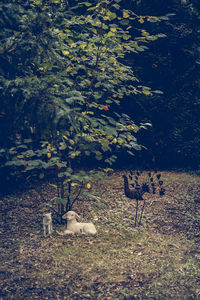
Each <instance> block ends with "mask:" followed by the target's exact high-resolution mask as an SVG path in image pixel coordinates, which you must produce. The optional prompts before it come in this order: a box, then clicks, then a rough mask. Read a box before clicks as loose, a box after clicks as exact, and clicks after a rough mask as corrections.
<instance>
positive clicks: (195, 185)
mask: <svg viewBox="0 0 200 300" xmlns="http://www.w3.org/2000/svg"><path fill="white" fill-rule="evenodd" d="M162 176H163V178H164V181H165V187H166V188H167V193H166V195H165V196H164V197H163V198H160V197H158V196H153V195H149V194H146V195H145V197H146V200H147V207H146V208H145V216H144V219H143V223H142V226H140V227H138V228H134V226H133V224H134V214H135V202H134V201H132V200H130V199H127V198H126V197H125V196H124V193H123V182H122V178H121V173H120V172H116V173H115V174H114V175H112V176H111V177H110V179H109V180H108V179H104V180H102V182H99V183H98V184H96V185H94V186H93V191H92V192H93V193H94V194H96V195H98V196H99V197H101V201H92V202H82V201H81V202H77V203H76V206H75V208H74V209H75V210H76V211H77V212H78V213H79V214H80V215H84V218H85V220H92V221H93V222H94V223H95V226H96V227H97V230H98V234H97V235H96V236H82V235H75V236H64V237H63V236H58V235H56V234H54V235H53V236H51V237H48V238H44V237H43V236H42V227H41V212H42V210H43V207H44V203H43V202H42V200H41V199H38V197H37V195H36V194H35V192H34V191H33V190H30V191H29V192H25V193H23V194H15V195H8V196H6V197H4V199H1V208H2V210H1V211H2V213H1V216H2V219H3V222H2V226H1V237H2V239H1V241H2V245H1V254H2V259H1V261H2V263H1V266H0V279H1V283H0V287H1V297H2V299H3V300H4V299H17V300H18V299H132V300H133V299H199V298H200V284H199V283H200V281H199V280H200V277H199V276H200V271H199V269H200V268H199V261H200V248H199V224H200V219H199V210H200V209H199V208H200V203H199V199H200V177H198V176H192V175H189V174H186V173H172V172H170V173H169V172H162ZM43 188H44V190H45V193H46V197H47V198H48V197H50V196H49V195H50V194H51V193H53V192H52V191H51V190H50V189H49V188H47V187H45V186H44V187H43ZM13 226H15V227H13ZM57 229H59V230H61V228H60V227H57Z"/></svg>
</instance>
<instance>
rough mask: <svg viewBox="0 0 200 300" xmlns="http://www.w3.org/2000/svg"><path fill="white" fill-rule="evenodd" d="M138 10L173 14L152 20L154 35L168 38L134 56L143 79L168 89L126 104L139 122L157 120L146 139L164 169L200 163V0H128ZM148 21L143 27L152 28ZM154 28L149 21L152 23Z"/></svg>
mask: <svg viewBox="0 0 200 300" xmlns="http://www.w3.org/2000/svg"><path fill="white" fill-rule="evenodd" d="M124 5H129V7H130V8H131V9H133V10H134V11H135V12H137V13H138V14H142V15H156V16H166V15H167V16H168V15H169V14H170V15H169V16H168V20H166V21H162V22H158V23H151V30H152V31H153V33H155V32H162V33H164V34H166V38H164V39H159V40H157V41H155V42H154V43H152V44H151V45H149V46H148V47H149V50H150V51H147V52H144V53H141V54H139V55H138V56H136V57H134V58H133V61H132V63H133V66H134V69H135V70H136V72H137V76H138V77H139V79H140V80H141V81H142V83H143V84H144V83H145V84H146V85H147V86H150V87H152V88H157V89H159V90H161V91H163V95H159V96H154V97H149V98H148V97H144V96H142V97H136V99H134V100H133V99H127V101H126V104H125V105H124V108H127V111H131V114H132V116H133V118H135V120H139V119H140V118H142V119H143V120H151V122H152V124H153V128H152V131H151V134H150V135H149V134H148V133H147V132H145V133H144V134H143V135H142V136H141V138H142V141H143V142H144V143H145V144H146V145H147V146H148V148H149V149H151V151H152V154H153V155H154V156H155V157H156V159H157V162H158V164H159V165H160V166H163V167H192V168H198V166H199V164H200V152H199V147H200V120H199V115H200V98H199V95H200V80H199V66H200V65H199V63H200V48H199V41H200V31H199V25H200V16H199V7H200V4H199V2H198V1H187V0H186V1H181V0H179V1H176V0H173V1H170V2H168V1H157V0H154V1H151V2H149V1H145V0H144V1H143V0H141V1H130V2H129V3H128V1H124ZM146 26H147V25H146V24H142V28H144V29H147V30H148V29H149V28H146ZM148 26H149V24H148Z"/></svg>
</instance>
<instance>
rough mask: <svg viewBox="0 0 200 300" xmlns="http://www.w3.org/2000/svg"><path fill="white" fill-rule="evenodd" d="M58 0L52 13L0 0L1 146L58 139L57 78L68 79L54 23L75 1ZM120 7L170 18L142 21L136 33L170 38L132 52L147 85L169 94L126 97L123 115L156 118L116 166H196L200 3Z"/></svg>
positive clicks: (199, 158)
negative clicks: (138, 149) (138, 144)
mask: <svg viewBox="0 0 200 300" xmlns="http://www.w3.org/2000/svg"><path fill="white" fill-rule="evenodd" d="M53 2H54V4H52V5H50V6H49V12H50V14H49V12H48V10H45V11H42V10H39V9H38V7H32V6H30V3H31V2H28V1H20V4H19V2H18V1H2V2H1V4H0V13H1V16H2V17H1V20H0V32H1V33H0V40H1V41H0V97H1V102H0V146H1V148H8V147H11V146H12V145H13V143H14V142H15V141H16V140H17V139H19V138H30V137H31V138H33V139H34V141H35V142H36V144H37V141H40V140H41V139H45V138H46V137H47V136H48V138H49V137H50V139H53V138H54V136H55V132H56V127H55V122H54V119H55V108H54V103H55V99H56V98H59V97H62V93H63V91H64V88H63V91H62V92H61V91H57V90H56V87H55V88H54V86H55V85H56V83H57V82H58V80H59V81H61V82H62V81H63V80H64V77H63V70H64V69H65V63H64V61H63V58H62V56H59V55H58V52H57V49H58V47H59V45H60V43H61V40H60V38H59V36H58V35H56V34H55V32H54V31H53V28H55V24H56V27H57V28H60V26H62V25H61V24H62V18H63V12H64V11H65V10H66V9H67V8H69V7H70V5H73V4H72V3H70V1H69V2H67V1H62V4H61V5H58V4H56V1H53ZM45 3H46V2H45V1H44V4H45ZM120 6H121V9H131V10H133V11H134V12H135V13H136V14H138V15H143V16H148V15H149V16H152V15H154V16H164V17H163V19H162V20H161V21H160V22H144V23H141V24H140V23H137V27H136V28H135V27H134V26H133V27H134V30H132V35H135V34H136V32H137V31H138V30H147V31H149V32H151V33H152V34H156V33H163V34H165V35H166V38H162V39H158V40H157V41H154V42H153V43H151V44H148V48H149V49H148V51H144V52H140V53H139V54H137V55H134V56H133V55H130V56H127V57H126V59H127V61H128V62H129V64H130V65H131V66H132V67H133V69H134V72H135V73H136V76H137V77H138V78H139V79H140V81H141V84H142V85H145V86H149V87H151V88H152V89H156V90H161V91H162V92H163V94H157V95H154V96H144V95H134V96H129V97H126V98H124V99H123V102H122V104H121V105H120V107H119V108H118V110H119V112H125V113H127V114H129V115H130V116H131V118H132V119H133V120H134V121H135V122H136V123H140V122H146V121H148V122H149V121H150V122H151V123H152V125H153V126H152V129H149V130H148V131H146V130H143V131H141V132H140V133H139V134H138V139H139V141H140V142H141V143H142V144H143V145H145V146H146V147H147V149H148V150H147V151H142V152H140V153H139V152H138V154H136V157H135V158H131V157H130V156H128V155H127V153H121V156H119V159H118V162H117V164H116V165H115V166H116V167H123V166H127V165H129V164H138V161H140V159H141V160H142V161H145V160H146V161H149V159H150V160H151V159H152V157H153V160H154V162H156V165H157V166H158V167H164V168H166V167H167V168H169V167H170V168H171V167H191V168H198V167H199V165H200V151H199V148H200V120H199V115H200V97H199V95H200V79H199V64H200V48H199V41H200V31H199V25H200V15H199V6H200V5H199V2H198V1H196V0H191V1H187V0H182V1H181V0H173V1H170V3H169V2H168V1H164V0H163V1H161V0H154V1H146V0H137V1H136V0H132V1H126V0H124V1H122V2H120ZM80 12H81V13H83V12H84V10H83V11H80ZM50 15H51V17H49V16H50ZM52 16H53V17H52ZM41 62H43V64H44V62H46V63H45V64H44V68H41V67H40V66H41ZM139 156H140V158H139ZM82 163H83V162H82ZM90 164H91V165H93V164H94V162H93V161H90ZM85 165H88V162H86V163H85Z"/></svg>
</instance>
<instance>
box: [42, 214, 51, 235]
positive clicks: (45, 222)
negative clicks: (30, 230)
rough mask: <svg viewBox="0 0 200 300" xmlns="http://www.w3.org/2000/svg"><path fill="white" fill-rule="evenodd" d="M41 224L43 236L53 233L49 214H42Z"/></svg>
mask: <svg viewBox="0 0 200 300" xmlns="http://www.w3.org/2000/svg"><path fill="white" fill-rule="evenodd" d="M42 223H43V229H44V235H47V234H51V233H52V232H53V227H52V217H51V213H44V214H43V220H42Z"/></svg>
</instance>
